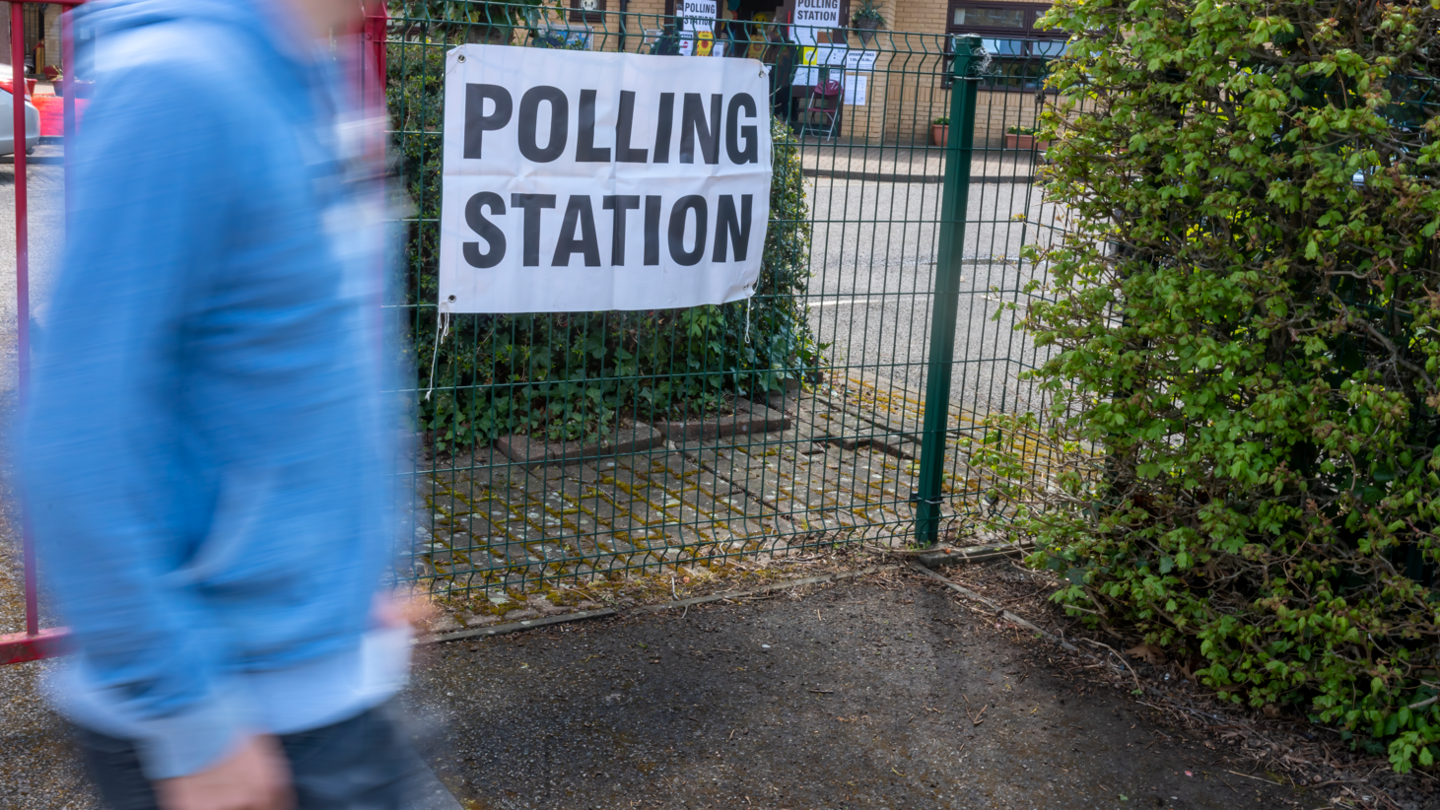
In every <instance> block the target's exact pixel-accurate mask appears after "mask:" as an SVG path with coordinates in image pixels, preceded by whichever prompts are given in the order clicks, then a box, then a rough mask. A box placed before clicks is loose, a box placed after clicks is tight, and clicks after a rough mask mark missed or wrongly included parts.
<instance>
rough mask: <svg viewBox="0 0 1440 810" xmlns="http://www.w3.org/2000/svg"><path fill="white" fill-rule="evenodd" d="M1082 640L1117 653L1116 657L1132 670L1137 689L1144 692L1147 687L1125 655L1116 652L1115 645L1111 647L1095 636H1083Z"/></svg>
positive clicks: (1131, 675) (1131, 674)
mask: <svg viewBox="0 0 1440 810" xmlns="http://www.w3.org/2000/svg"><path fill="white" fill-rule="evenodd" d="M1080 640H1081V641H1083V642H1085V643H1086V644H1094V645H1095V646H1096V647H1104V648H1105V649H1107V650H1109V651H1110V652H1112V653H1115V657H1116V658H1119V659H1120V663H1122V664H1124V665H1125V668H1126V669H1128V670H1130V677H1132V678H1134V679H1135V689H1136V691H1139V692H1144V691H1145V687H1143V686H1141V685H1140V676H1139V675H1137V674H1136V673H1135V668H1134V667H1132V666H1130V662H1129V661H1126V660H1125V656H1123V655H1121V654H1120V653H1118V652H1116V651H1115V648H1114V647H1111V646H1110V645H1109V644H1106V643H1105V642H1103V641H1096V640H1095V639H1093V638H1082V639H1080Z"/></svg>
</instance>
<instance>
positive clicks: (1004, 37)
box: [946, 0, 1067, 90]
mask: <svg viewBox="0 0 1440 810" xmlns="http://www.w3.org/2000/svg"><path fill="white" fill-rule="evenodd" d="M1049 8H1050V7H1049V6H1045V5H1019V4H1005V5H997V4H994V3H974V2H968V1H967V0H952V2H951V3H950V19H949V23H950V24H949V25H948V26H946V33H949V34H979V35H980V36H981V44H982V45H983V46H984V48H985V51H986V53H989V54H990V55H991V56H993V57H995V58H994V60H993V61H992V62H991V67H990V71H989V72H988V74H987V75H986V76H985V81H984V86H985V87H990V88H995V89H1002V90H1035V89H1037V88H1038V87H1039V86H1040V83H1041V81H1042V80H1043V78H1044V76H1045V69H1046V68H1045V65H1046V62H1048V61H1049V60H1050V59H1051V58H1053V57H1056V56H1060V55H1061V54H1063V53H1064V52H1065V49H1066V47H1067V43H1066V41H1065V40H1066V35H1065V33H1064V32H1061V31H1040V30H1036V28H1035V23H1036V21H1038V20H1039V19H1040V17H1042V16H1043V15H1044V14H1045V12H1046V10H1047V9H1049ZM946 49H947V50H949V46H948V44H947V47H946Z"/></svg>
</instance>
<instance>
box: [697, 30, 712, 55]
mask: <svg viewBox="0 0 1440 810" xmlns="http://www.w3.org/2000/svg"><path fill="white" fill-rule="evenodd" d="M714 47H715V34H714V33H713V32H711V31H696V32H695V55H696V56H709V55H710V51H711V49H712V48H714Z"/></svg>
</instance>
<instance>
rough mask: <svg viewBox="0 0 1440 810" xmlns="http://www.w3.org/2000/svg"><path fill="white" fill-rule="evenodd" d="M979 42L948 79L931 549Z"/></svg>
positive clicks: (924, 526) (928, 409)
mask: <svg viewBox="0 0 1440 810" xmlns="http://www.w3.org/2000/svg"><path fill="white" fill-rule="evenodd" d="M983 53H984V51H983V49H982V48H981V45H980V37H976V36H961V37H956V38H955V61H954V64H953V65H952V72H951V75H952V76H953V77H954V79H955V82H954V85H953V88H952V90H951V91H950V135H949V138H948V140H947V141H946V144H945V146H946V149H945V190H944V192H943V195H942V196H941V200H940V254H939V256H937V257H936V262H935V296H934V301H935V306H934V310H933V313H932V315H931V319H930V359H929V363H928V366H929V368H928V369H927V371H926V374H925V416H924V421H923V425H922V428H921V430H922V435H921V440H920V482H919V489H918V490H917V491H916V493H915V495H914V496H913V499H914V501H915V540H916V542H918V543H920V544H922V545H927V546H928V545H933V544H934V543H935V541H936V539H938V537H937V536H938V534H939V530H940V505H941V503H942V501H943V493H942V492H941V489H940V487H941V483H942V480H943V475H944V471H945V427H946V423H947V422H948V421H949V418H950V378H951V365H952V364H953V362H954V360H955V318H956V312H957V310H958V308H959V299H960V261H961V259H962V258H963V257H964V255H965V251H964V246H965V212H966V208H967V207H968V205H969V202H970V158H971V154H972V152H973V150H974V144H975V91H976V87H977V85H978V84H979V80H978V79H977V78H975V77H973V76H971V75H970V73H971V68H972V67H973V66H974V64H975V63H976V61H978V59H979V58H980V57H981V56H982V55H983Z"/></svg>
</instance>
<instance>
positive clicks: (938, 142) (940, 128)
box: [930, 124, 950, 148]
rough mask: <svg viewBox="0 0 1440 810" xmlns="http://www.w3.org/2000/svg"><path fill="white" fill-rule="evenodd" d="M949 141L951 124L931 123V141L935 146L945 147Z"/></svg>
mask: <svg viewBox="0 0 1440 810" xmlns="http://www.w3.org/2000/svg"><path fill="white" fill-rule="evenodd" d="M949 142H950V125H949V124H931V125H930V143H932V144H934V145H935V146H939V147H941V148H944V147H945V146H946V144H948V143H949Z"/></svg>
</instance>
